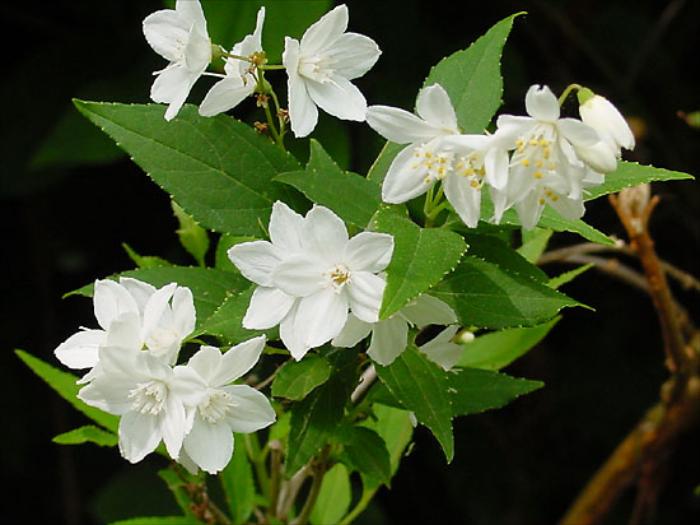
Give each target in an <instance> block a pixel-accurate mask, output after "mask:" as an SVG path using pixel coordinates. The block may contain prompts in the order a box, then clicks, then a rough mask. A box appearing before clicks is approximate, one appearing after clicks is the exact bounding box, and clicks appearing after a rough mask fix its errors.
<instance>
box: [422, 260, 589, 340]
mask: <svg viewBox="0 0 700 525" xmlns="http://www.w3.org/2000/svg"><path fill="white" fill-rule="evenodd" d="M430 294H431V295H432V296H434V297H437V298H438V299H441V300H443V301H445V302H446V303H447V304H449V305H450V306H451V307H452V308H453V309H454V311H455V312H456V313H457V317H458V318H459V319H460V321H461V323H462V324H463V325H465V326H480V327H484V328H506V327H512V326H523V325H527V326H530V325H533V324H537V323H541V322H543V321H546V320H548V319H551V318H552V317H554V316H555V315H556V314H557V313H558V312H559V310H561V309H562V308H564V307H567V306H578V305H579V303H577V302H576V301H574V300H573V299H571V298H569V297H567V296H566V295H563V294H561V293H559V292H557V291H555V290H552V289H551V288H549V287H548V286H547V285H546V284H543V283H540V282H537V281H535V280H533V279H531V278H529V277H523V276H521V275H519V274H517V273H513V272H511V271H509V270H506V269H504V268H501V267H500V266H498V265H497V264H494V263H491V262H489V261H484V260H483V259H479V258H477V257H473V256H470V255H468V256H465V257H463V258H462V261H461V262H460V263H459V266H457V269H456V270H455V271H454V272H452V273H451V274H449V275H448V276H447V277H446V278H445V279H443V281H442V282H441V283H440V284H438V285H437V286H435V287H434V288H433V289H432V290H431V292H430Z"/></svg>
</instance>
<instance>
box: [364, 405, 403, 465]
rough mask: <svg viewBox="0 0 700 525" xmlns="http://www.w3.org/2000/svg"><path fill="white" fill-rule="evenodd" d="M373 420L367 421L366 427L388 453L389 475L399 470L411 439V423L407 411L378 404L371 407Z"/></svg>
mask: <svg viewBox="0 0 700 525" xmlns="http://www.w3.org/2000/svg"><path fill="white" fill-rule="evenodd" d="M372 412H373V414H374V418H372V419H368V420H367V422H366V425H367V426H368V427H369V428H371V429H373V430H374V431H375V432H377V434H379V436H380V437H381V438H382V439H383V440H384V444H385V445H386V448H387V450H388V451H389V461H390V464H391V474H392V475H394V474H395V473H396V471H397V470H398V468H399V464H400V463H401V458H402V457H403V454H404V451H405V450H406V447H407V446H408V444H409V443H410V442H411V438H412V437H413V423H411V415H410V414H411V413H410V412H409V411H408V410H403V409H400V408H394V407H390V406H386V405H382V404H380V403H375V404H374V405H373V406H372Z"/></svg>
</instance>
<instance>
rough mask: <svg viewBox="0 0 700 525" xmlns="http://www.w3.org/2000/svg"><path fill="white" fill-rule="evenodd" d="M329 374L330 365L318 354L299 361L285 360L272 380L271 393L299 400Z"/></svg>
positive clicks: (326, 379)
mask: <svg viewBox="0 0 700 525" xmlns="http://www.w3.org/2000/svg"><path fill="white" fill-rule="evenodd" d="M330 375H331V365H330V364H328V361H327V360H326V359H325V358H323V357H321V356H318V355H309V356H306V357H305V358H304V359H302V360H301V361H287V362H286V363H285V364H284V365H282V368H280V370H279V372H278V373H277V376H276V377H275V379H274V381H273V382H272V395H273V396H274V397H284V398H287V399H292V400H294V401H299V400H301V399H304V398H305V397H306V396H307V395H308V394H309V392H311V391H312V390H313V389H314V388H316V387H318V386H321V385H322V384H323V383H325V382H326V381H328V378H329V377H330Z"/></svg>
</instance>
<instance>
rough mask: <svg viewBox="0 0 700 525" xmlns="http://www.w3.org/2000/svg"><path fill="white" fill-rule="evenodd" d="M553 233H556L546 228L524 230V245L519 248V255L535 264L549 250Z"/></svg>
mask: <svg viewBox="0 0 700 525" xmlns="http://www.w3.org/2000/svg"><path fill="white" fill-rule="evenodd" d="M552 233H554V232H553V231H552V230H548V229H546V228H535V229H533V230H525V229H523V234H522V235H523V244H522V246H520V248H518V253H519V254H520V255H522V256H523V257H525V259H527V260H528V262H531V263H533V264H535V263H536V262H537V260H538V259H539V258H540V257H541V256H542V254H543V253H544V251H545V250H546V249H547V244H548V243H549V239H550V237H551V236H552Z"/></svg>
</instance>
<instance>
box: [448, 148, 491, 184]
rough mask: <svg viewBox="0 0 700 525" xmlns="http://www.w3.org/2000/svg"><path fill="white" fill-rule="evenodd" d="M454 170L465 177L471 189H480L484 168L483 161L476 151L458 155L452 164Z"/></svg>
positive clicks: (484, 173) (484, 172)
mask: <svg viewBox="0 0 700 525" xmlns="http://www.w3.org/2000/svg"><path fill="white" fill-rule="evenodd" d="M454 170H455V173H457V175H460V176H462V177H466V178H467V180H468V181H469V186H470V187H471V188H472V189H474V190H476V191H479V190H481V185H482V181H483V180H484V176H485V175H486V170H485V169H484V161H483V159H482V158H481V156H480V155H479V154H478V153H476V152H474V153H470V154H469V155H467V156H463V157H459V158H458V159H457V162H456V163H455V165H454Z"/></svg>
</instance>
